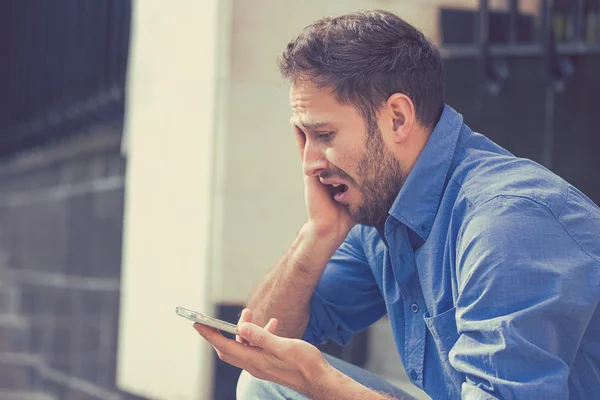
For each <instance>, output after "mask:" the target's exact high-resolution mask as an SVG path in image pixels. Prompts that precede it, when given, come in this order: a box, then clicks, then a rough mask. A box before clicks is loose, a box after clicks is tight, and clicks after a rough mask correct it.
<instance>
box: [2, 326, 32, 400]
mask: <svg viewBox="0 0 600 400" xmlns="http://www.w3.org/2000/svg"><path fill="white" fill-rule="evenodd" d="M28 339H29V323H28V322H27V321H26V320H25V319H24V318H22V317H20V316H18V315H13V314H4V315H2V314H0V352H3V351H5V352H21V351H25V350H26V349H27V344H28ZM0 399H1V398H0Z"/></svg>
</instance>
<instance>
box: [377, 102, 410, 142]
mask: <svg viewBox="0 0 600 400" xmlns="http://www.w3.org/2000/svg"><path fill="white" fill-rule="evenodd" d="M384 114H385V117H386V119H388V121H389V122H388V123H389V125H388V126H390V127H391V129H392V138H393V140H394V142H396V143H402V142H404V141H405V140H406V139H407V138H408V137H409V136H410V134H411V132H412V131H413V129H414V127H415V123H416V114H415V105H414V103H413V102H412V100H411V99H410V97H408V96H407V95H405V94H403V93H394V94H393V95H391V96H390V98H389V99H388V100H387V102H386V104H385V112H384Z"/></svg>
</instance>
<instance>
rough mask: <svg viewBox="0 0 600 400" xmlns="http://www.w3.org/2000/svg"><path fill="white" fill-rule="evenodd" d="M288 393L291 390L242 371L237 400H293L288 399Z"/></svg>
mask: <svg viewBox="0 0 600 400" xmlns="http://www.w3.org/2000/svg"><path fill="white" fill-rule="evenodd" d="M286 391H290V389H287V388H284V387H283V386H281V385H278V384H276V383H273V382H269V381H263V380H262V379H258V378H255V377H253V376H252V375H250V374H249V373H248V372H246V371H242V373H241V375H240V378H239V380H238V383H237V389H236V398H237V400H258V399H260V400H263V399H264V400H278V399H287V398H292V397H293V396H290V397H288V396H287V395H286V393H285V392H286Z"/></svg>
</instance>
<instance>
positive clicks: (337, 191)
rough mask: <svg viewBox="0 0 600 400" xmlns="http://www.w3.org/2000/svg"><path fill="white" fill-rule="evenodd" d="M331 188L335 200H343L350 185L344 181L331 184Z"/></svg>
mask: <svg viewBox="0 0 600 400" xmlns="http://www.w3.org/2000/svg"><path fill="white" fill-rule="evenodd" d="M329 190H330V192H331V194H332V195H333V198H334V199H335V200H337V201H342V200H343V199H344V197H345V195H346V192H348V185H344V184H343V183H340V184H333V185H329Z"/></svg>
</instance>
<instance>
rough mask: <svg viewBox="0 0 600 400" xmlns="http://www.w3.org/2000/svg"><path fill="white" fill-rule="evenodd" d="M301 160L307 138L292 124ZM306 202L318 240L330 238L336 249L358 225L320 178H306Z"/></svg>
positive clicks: (310, 220) (311, 224) (309, 217)
mask: <svg viewBox="0 0 600 400" xmlns="http://www.w3.org/2000/svg"><path fill="white" fill-rule="evenodd" d="M292 127H293V129H294V133H295V137H296V144H297V146H298V151H299V153H300V159H301V160H302V162H304V151H305V148H306V136H305V135H304V132H302V130H301V129H299V128H298V127H297V126H296V125H295V124H293V123H292ZM304 201H305V203H306V210H307V212H308V221H309V224H310V226H311V228H312V230H313V233H315V234H316V235H317V237H318V238H323V237H326V238H327V237H329V238H332V240H335V241H336V248H337V246H339V245H340V244H341V243H342V241H343V240H344V239H345V238H346V235H347V234H348V232H349V231H350V229H351V228H352V227H353V226H354V225H355V224H356V222H355V221H354V220H352V218H351V217H350V215H349V214H348V211H347V210H346V208H345V207H344V206H343V205H342V204H340V203H338V202H337V201H335V200H334V198H333V195H332V193H331V192H330V190H329V188H328V187H327V185H324V184H322V183H321V181H320V180H319V177H318V176H308V175H305V176H304Z"/></svg>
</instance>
